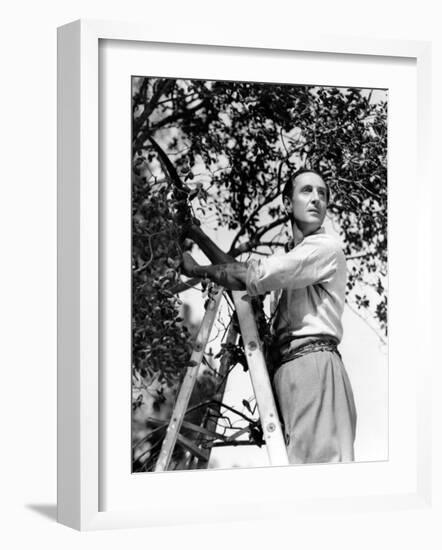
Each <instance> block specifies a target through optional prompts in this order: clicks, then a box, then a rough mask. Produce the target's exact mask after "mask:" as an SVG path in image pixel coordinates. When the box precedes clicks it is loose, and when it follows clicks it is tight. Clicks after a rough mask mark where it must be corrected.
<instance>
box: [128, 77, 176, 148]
mask: <svg viewBox="0 0 442 550" xmlns="http://www.w3.org/2000/svg"><path fill="white" fill-rule="evenodd" d="M175 82H176V81H175V79H174V78H166V79H165V80H163V81H162V82H161V84H160V85H159V86H158V87H157V89H156V91H155V93H154V94H153V96H152V98H151V100H150V101H149V104H148V105H145V107H144V111H143V112H142V114H141V115H140V116H139V118H138V119H137V120H136V121H134V132H133V135H134V137H136V136H137V135H138V132H139V131H140V129H141V127H142V126H143V124H144V123H145V122H146V120H147V119H148V118H149V117H150V115H151V114H152V112H153V111H154V110H155V109H156V107H157V104H158V100H159V99H160V97H161V96H162V95H163V94H167V93H168V92H169V90H170V89H171V88H173V86H174V85H175Z"/></svg>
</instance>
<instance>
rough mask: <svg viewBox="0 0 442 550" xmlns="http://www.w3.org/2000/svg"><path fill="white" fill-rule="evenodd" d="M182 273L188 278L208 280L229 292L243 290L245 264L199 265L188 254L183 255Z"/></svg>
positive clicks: (245, 278) (245, 272)
mask: <svg viewBox="0 0 442 550" xmlns="http://www.w3.org/2000/svg"><path fill="white" fill-rule="evenodd" d="M182 266H183V272H184V273H185V274H186V275H188V276H189V277H201V278H205V277H207V278H209V279H210V280H211V281H213V282H214V283H216V284H218V285H221V286H223V287H225V288H227V289H229V290H245V289H246V280H247V264H246V263H243V262H231V263H226V264H217V265H205V266H203V265H199V264H198V263H197V262H195V260H194V259H193V258H192V256H191V254H189V252H184V254H183V262H182Z"/></svg>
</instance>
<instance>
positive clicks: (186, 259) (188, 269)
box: [181, 252, 200, 277]
mask: <svg viewBox="0 0 442 550" xmlns="http://www.w3.org/2000/svg"><path fill="white" fill-rule="evenodd" d="M198 267H200V265H199V264H198V263H197V262H196V261H195V260H194V259H193V256H192V254H191V253H190V252H183V259H182V262H181V271H182V272H183V273H184V274H185V275H187V276H188V277H198V276H199V274H197V273H196V271H197V269H196V268H198Z"/></svg>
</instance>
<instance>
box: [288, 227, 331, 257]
mask: <svg viewBox="0 0 442 550" xmlns="http://www.w3.org/2000/svg"><path fill="white" fill-rule="evenodd" d="M321 233H325V229H324V228H323V227H319V228H318V229H317V230H316V231H314V232H313V233H310V235H319V234H321ZM310 235H309V237H310ZM293 248H295V241H294V239H293V237H292V238H291V239H290V240H289V241H288V242H287V243H286V244H285V251H286V252H289V251H290V250H292V249H293Z"/></svg>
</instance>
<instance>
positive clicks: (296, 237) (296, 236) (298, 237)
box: [292, 222, 322, 246]
mask: <svg viewBox="0 0 442 550" xmlns="http://www.w3.org/2000/svg"><path fill="white" fill-rule="evenodd" d="M321 230H322V226H319V227H318V228H317V229H315V230H314V231H305V232H303V231H302V230H301V229H300V228H299V227H298V225H297V224H296V222H293V224H292V232H293V246H297V245H298V244H299V243H301V242H302V241H303V240H304V239H305V237H308V236H309V235H314V234H315V233H318V232H320V231H321Z"/></svg>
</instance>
